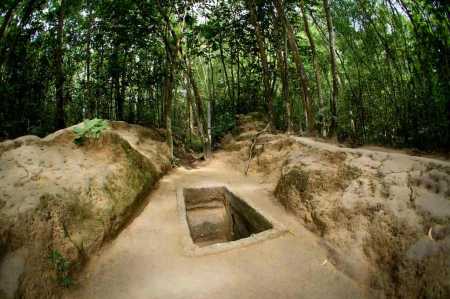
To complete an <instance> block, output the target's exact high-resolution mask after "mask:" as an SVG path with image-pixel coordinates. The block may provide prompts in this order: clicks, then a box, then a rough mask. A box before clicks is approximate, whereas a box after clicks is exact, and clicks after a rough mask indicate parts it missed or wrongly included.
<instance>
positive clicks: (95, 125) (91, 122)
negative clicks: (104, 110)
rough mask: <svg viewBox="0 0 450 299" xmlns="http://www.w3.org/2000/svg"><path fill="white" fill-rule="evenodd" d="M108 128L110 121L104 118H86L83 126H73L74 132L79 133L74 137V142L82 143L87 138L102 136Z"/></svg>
mask: <svg viewBox="0 0 450 299" xmlns="http://www.w3.org/2000/svg"><path fill="white" fill-rule="evenodd" d="M107 128H108V122H107V121H106V120H104V119H100V118H94V119H86V120H85V121H84V122H83V125H82V126H77V127H75V128H73V132H74V133H75V134H76V135H77V136H76V137H75V139H74V141H73V142H74V143H75V144H78V145H82V144H83V143H84V142H85V141H86V139H87V138H95V139H97V138H98V137H100V135H101V134H102V132H103V131H104V130H105V129H107Z"/></svg>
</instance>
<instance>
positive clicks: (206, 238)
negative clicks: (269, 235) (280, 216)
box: [183, 187, 273, 246]
mask: <svg viewBox="0 0 450 299" xmlns="http://www.w3.org/2000/svg"><path fill="white" fill-rule="evenodd" d="M183 196H184V202H185V206H186V217H187V223H188V226H189V230H190V234H191V237H192V240H193V241H194V243H195V244H196V245H198V246H207V245H211V244H215V243H223V242H230V241H235V240H239V239H243V238H247V237H249V236H251V235H252V234H257V233H260V232H263V231H265V230H268V229H271V228H273V226H272V224H271V223H270V222H269V221H268V220H267V219H266V218H264V216H262V215H261V214H260V213H258V212H257V211H256V210H255V209H254V208H253V207H251V206H250V205H249V204H247V203H246V202H245V201H243V200H242V199H240V198H239V197H237V196H235V195H234V194H233V193H231V192H230V191H228V190H227V188H225V187H212V188H185V189H183Z"/></svg>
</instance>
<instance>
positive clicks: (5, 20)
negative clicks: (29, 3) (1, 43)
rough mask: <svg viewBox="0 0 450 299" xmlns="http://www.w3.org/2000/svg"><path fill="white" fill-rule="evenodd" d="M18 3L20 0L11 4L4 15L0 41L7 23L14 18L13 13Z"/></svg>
mask: <svg viewBox="0 0 450 299" xmlns="http://www.w3.org/2000/svg"><path fill="white" fill-rule="evenodd" d="M19 3H20V0H16V1H14V2H13V4H12V5H11V7H10V8H9V9H8V11H7V12H6V14H5V16H4V18H3V23H2V26H1V27H0V40H1V39H2V38H3V34H4V33H5V31H6V27H8V25H9V22H10V21H11V19H12V17H13V16H14V11H15V10H16V8H17V6H18V5H19Z"/></svg>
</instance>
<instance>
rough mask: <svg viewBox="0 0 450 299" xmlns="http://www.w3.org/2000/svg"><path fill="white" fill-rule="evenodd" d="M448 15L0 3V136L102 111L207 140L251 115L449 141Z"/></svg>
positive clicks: (281, 4)
mask: <svg viewBox="0 0 450 299" xmlns="http://www.w3.org/2000/svg"><path fill="white" fill-rule="evenodd" d="M449 19H450V7H449V5H448V3H447V1H444V0H442V1H441V0H418V1H412V0H361V1H353V0H334V1H331V0H323V1H322V0H321V1H319V0H314V1H309V0H299V1H283V0H246V1H237V0H205V1H190V0H174V1H162V0H158V1H153V0H151V1H130V0H114V1H112V0H103V1H93V0H70V1H69V0H3V1H1V4H0V138H2V139H10V138H16V137H18V136H21V135H25V134H33V135H38V136H45V135H46V134H48V133H50V132H53V131H54V130H56V129H61V128H64V127H66V126H71V125H74V124H76V123H78V122H80V121H82V120H83V119H92V118H102V119H110V120H124V121H127V122H129V123H137V124H143V125H146V126H151V127H157V128H165V129H166V132H167V137H168V142H169V144H172V143H173V141H172V134H174V135H175V136H176V137H177V138H179V139H181V140H184V141H186V140H187V141H188V143H190V144H193V146H194V147H195V146H197V147H199V148H202V146H203V148H206V147H209V146H211V145H212V146H214V144H215V143H216V142H217V140H219V138H220V137H221V136H223V135H224V134H225V133H226V132H229V131H231V130H232V129H233V128H234V126H235V115H237V114H245V113H248V112H252V111H260V112H262V113H264V114H265V115H266V116H267V119H268V120H269V122H270V124H271V129H272V130H278V131H287V132H292V133H296V134H299V135H307V136H321V137H337V139H338V140H339V141H348V142H349V143H351V144H353V145H363V144H382V145H386V146H393V147H410V148H417V149H420V150H435V149H441V150H442V149H448V148H449V146H450V21H449ZM193 127H195V128H197V129H196V131H195V132H196V134H194V135H195V136H192V134H191V133H192V132H193V130H192V128H193Z"/></svg>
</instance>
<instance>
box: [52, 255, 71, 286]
mask: <svg viewBox="0 0 450 299" xmlns="http://www.w3.org/2000/svg"><path fill="white" fill-rule="evenodd" d="M48 259H49V261H50V263H51V264H52V265H53V268H54V270H55V272H56V275H57V280H58V284H59V285H60V286H62V287H65V288H68V287H70V286H71V285H72V284H73V280H72V278H71V277H70V276H69V268H70V263H69V262H68V261H67V260H66V258H65V257H64V256H63V255H62V254H61V253H60V252H59V251H58V250H52V251H51V252H50V254H49V256H48Z"/></svg>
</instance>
